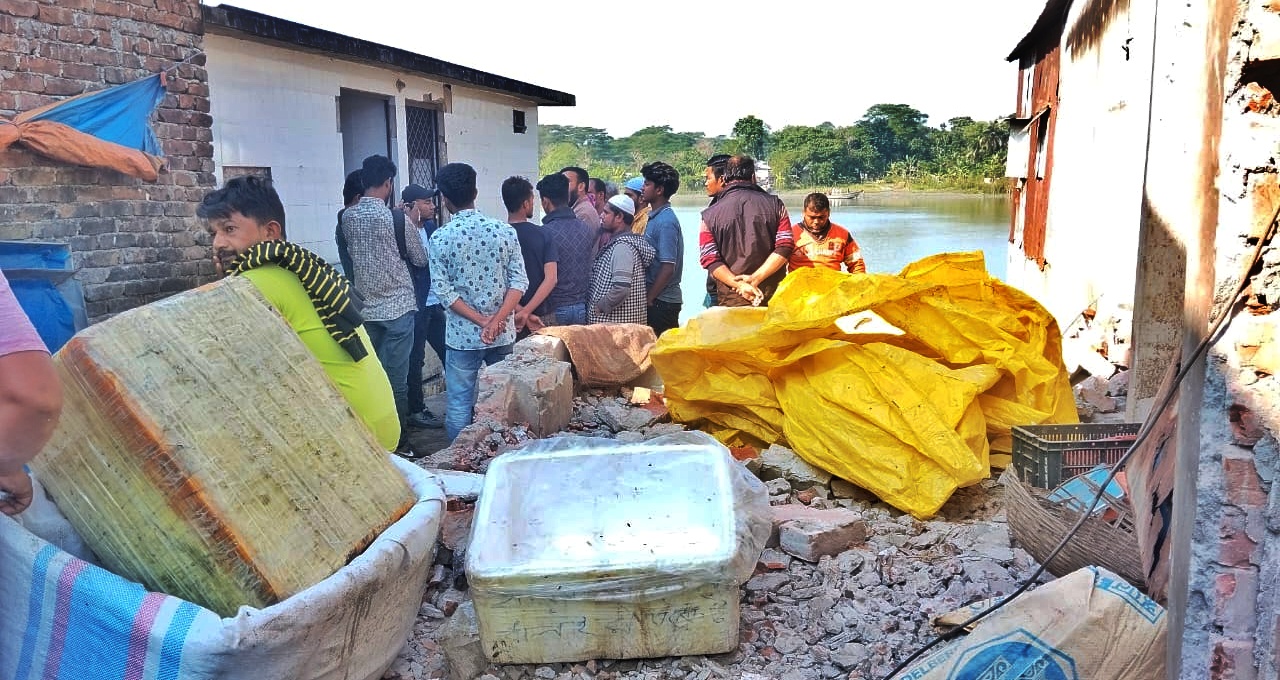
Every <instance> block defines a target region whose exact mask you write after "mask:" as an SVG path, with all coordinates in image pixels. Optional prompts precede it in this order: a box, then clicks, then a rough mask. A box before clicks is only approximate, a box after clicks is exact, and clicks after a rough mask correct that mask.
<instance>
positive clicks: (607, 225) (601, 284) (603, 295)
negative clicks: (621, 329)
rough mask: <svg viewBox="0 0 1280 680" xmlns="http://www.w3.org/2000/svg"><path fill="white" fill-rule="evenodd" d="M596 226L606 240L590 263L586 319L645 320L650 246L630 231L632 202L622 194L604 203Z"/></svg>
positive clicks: (632, 217)
mask: <svg viewBox="0 0 1280 680" xmlns="http://www.w3.org/2000/svg"><path fill="white" fill-rule="evenodd" d="M604 208H605V210H604V214H603V215H602V216H601V221H600V228H601V230H602V231H604V233H606V234H608V235H609V240H608V241H607V242H605V244H604V246H603V247H601V248H600V253H599V254H598V255H597V256H596V260H595V263H594V264H592V267H591V290H590V292H589V293H588V295H587V319H588V320H589V321H590V322H591V323H645V321H646V320H647V319H648V307H647V305H646V304H645V301H646V299H647V295H646V290H645V269H646V268H647V267H648V266H649V263H650V262H651V261H653V246H651V245H649V242H648V241H647V240H645V237H643V236H639V235H637V234H633V233H631V223H632V220H633V219H634V217H635V212H636V205H635V203H634V202H633V201H632V200H631V199H630V198H627V197H626V196H614V197H613V198H611V199H609V200H608V202H606V203H605V206H604Z"/></svg>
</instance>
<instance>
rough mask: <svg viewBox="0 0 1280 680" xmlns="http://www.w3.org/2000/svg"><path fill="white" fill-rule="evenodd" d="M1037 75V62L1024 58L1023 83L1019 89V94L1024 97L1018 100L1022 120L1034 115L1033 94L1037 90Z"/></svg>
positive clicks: (1021, 72)
mask: <svg viewBox="0 0 1280 680" xmlns="http://www.w3.org/2000/svg"><path fill="white" fill-rule="evenodd" d="M1035 73H1036V65H1035V62H1032V61H1030V60H1027V59H1025V58H1024V61H1023V64H1022V70H1021V71H1020V74H1021V76H1022V82H1021V84H1020V87H1019V88H1018V90H1019V92H1020V93H1021V95H1022V96H1021V97H1019V99H1018V115H1019V116H1020V117H1022V118H1028V117H1030V116H1031V114H1032V111H1031V93H1032V91H1033V90H1034V89H1035Z"/></svg>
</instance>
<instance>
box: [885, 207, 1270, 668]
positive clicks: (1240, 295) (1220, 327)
mask: <svg viewBox="0 0 1280 680" xmlns="http://www.w3.org/2000/svg"><path fill="white" fill-rule="evenodd" d="M1278 218H1280V206H1278V207H1277V208H1276V212H1275V214H1273V215H1272V216H1271V223H1270V226H1269V227H1268V228H1267V232H1266V233H1265V234H1263V235H1262V236H1261V237H1259V238H1258V244H1257V246H1256V247H1255V248H1254V251H1253V257H1252V258H1251V259H1250V262H1249V266H1248V267H1247V268H1245V269H1244V271H1243V272H1242V274H1241V277H1240V284H1239V285H1238V286H1237V287H1236V293H1235V295H1234V296H1233V297H1232V301H1231V305H1230V306H1229V307H1228V308H1227V310H1226V312H1225V313H1224V314H1222V315H1221V316H1219V317H1218V319H1217V320H1216V321H1215V322H1214V324H1213V328H1212V329H1211V330H1210V331H1209V333H1208V334H1207V335H1205V337H1204V339H1203V340H1201V341H1200V344H1199V345H1197V346H1196V349H1195V351H1193V352H1192V353H1191V357H1190V358H1188V359H1187V360H1186V361H1184V362H1183V364H1182V368H1181V369H1180V370H1179V371H1178V373H1177V375H1176V376H1175V377H1174V379H1173V384H1172V385H1170V387H1169V390H1168V392H1166V393H1165V396H1164V399H1162V400H1161V401H1160V404H1159V406H1157V407H1156V408H1155V409H1154V410H1152V411H1151V412H1150V413H1149V414H1148V415H1147V419H1146V420H1145V421H1144V422H1143V425H1142V428H1141V430H1139V432H1138V436H1137V437H1136V438H1135V439H1134V441H1133V444H1131V445H1130V446H1129V448H1128V449H1127V450H1125V452H1124V455H1122V456H1121V457H1120V459H1119V460H1118V461H1116V463H1115V464H1114V465H1112V466H1111V472H1110V473H1109V474H1108V475H1107V478H1106V480H1105V481H1103V482H1102V484H1101V486H1099V488H1098V492H1097V493H1096V494H1094V496H1093V502H1092V503H1090V504H1089V508H1088V509H1087V510H1086V511H1085V512H1084V513H1083V514H1082V515H1080V519H1079V520H1077V521H1076V523H1075V525H1074V526H1072V527H1071V529H1070V530H1069V531H1068V532H1067V533H1066V535H1065V536H1063V537H1062V540H1061V541H1059V542H1058V545H1057V547H1055V548H1054V549H1053V551H1052V552H1050V553H1049V556H1048V557H1046V558H1045V559H1044V562H1043V564H1041V565H1040V568H1039V569H1036V571H1035V573H1034V574H1032V575H1031V576H1030V577H1029V578H1027V579H1026V581H1024V582H1023V584H1022V585H1021V586H1019V587H1018V588H1017V590H1014V591H1013V592H1012V593H1011V594H1009V595H1006V596H1005V597H1004V598H1003V599H1001V600H1000V601H999V602H996V603H995V604H993V605H991V606H990V607H987V608H986V609H984V610H982V611H981V612H978V613H977V614H974V615H973V616H972V617H970V618H969V619H968V620H967V621H965V622H964V623H961V624H960V625H958V626H956V627H955V628H954V629H952V630H950V631H947V632H946V633H943V634H941V635H939V636H937V637H935V638H934V639H933V640H931V641H930V642H929V643H928V644H926V645H925V646H924V647H921V648H920V649H918V650H916V651H915V653H913V654H912V655H911V656H909V657H907V658H906V660H904V661H903V662H902V663H899V664H898V665H897V666H896V667H894V669H893V670H892V671H889V674H888V675H886V676H885V677H884V680H892V679H893V677H894V676H896V675H897V674H898V673H901V672H902V671H903V670H904V669H905V668H907V666H910V665H911V663H912V662H914V661H915V660H916V659H919V658H920V657H921V656H923V655H924V653H925V652H927V651H929V650H930V649H933V648H934V647H936V646H938V645H939V644H942V643H943V642H947V641H949V640H953V639H955V638H957V637H959V636H960V634H961V633H963V632H965V629H966V628H968V627H969V626H972V625H973V624H975V623H977V622H978V621H980V620H982V619H983V618H985V617H986V616H988V615H990V614H991V613H992V612H995V611H997V610H999V609H1000V608H1002V607H1004V606H1005V605H1007V604H1009V603H1010V602H1012V601H1013V600H1014V598H1016V597H1018V596H1019V595H1021V594H1023V593H1025V592H1026V591H1027V590H1028V589H1029V588H1031V585H1032V584H1034V583H1035V582H1036V580H1037V579H1039V578H1040V577H1041V576H1042V575H1043V574H1044V572H1045V569H1046V568H1047V565H1048V564H1049V563H1050V562H1052V561H1053V560H1054V558H1056V557H1057V556H1058V553H1060V552H1062V550H1063V548H1065V547H1067V544H1068V543H1070V542H1071V539H1073V538H1075V535H1076V534H1077V533H1078V532H1079V531H1080V528H1081V527H1083V526H1084V523H1085V522H1086V521H1088V519H1089V517H1091V516H1092V515H1093V511H1094V510H1095V509H1097V507H1098V503H1100V502H1101V501H1102V496H1103V495H1104V494H1105V493H1106V489H1107V487H1108V486H1109V485H1110V484H1111V482H1112V481H1113V480H1114V479H1115V477H1116V473H1117V472H1119V471H1120V469H1121V468H1123V467H1124V464H1125V463H1126V462H1128V460H1129V458H1130V457H1131V456H1132V455H1133V453H1134V451H1137V450H1138V447H1140V446H1141V445H1142V444H1143V442H1145V441H1146V440H1147V437H1148V436H1150V434H1151V431H1152V430H1153V429H1154V426H1155V423H1156V421H1157V420H1159V418H1160V416H1161V415H1163V414H1164V411H1165V410H1166V409H1168V408H1169V405H1170V404H1171V403H1173V399H1174V397H1175V396H1176V395H1177V394H1178V386H1179V385H1180V384H1182V381H1183V379H1184V378H1186V377H1187V374H1189V373H1190V372H1191V368H1192V367H1193V366H1195V365H1196V363H1197V362H1198V361H1199V360H1200V358H1201V357H1202V356H1204V353H1205V352H1207V351H1208V350H1209V348H1210V347H1212V346H1213V345H1214V344H1215V343H1217V341H1218V339H1219V335H1220V333H1222V332H1225V330H1226V322H1228V321H1230V320H1231V319H1234V318H1235V317H1236V315H1237V314H1238V313H1239V311H1240V309H1241V308H1242V307H1243V305H1242V303H1243V302H1244V301H1245V300H1246V299H1247V298H1246V296H1245V295H1244V291H1245V289H1246V288H1247V287H1248V281H1249V273H1250V272H1252V271H1253V269H1254V267H1256V266H1257V265H1258V262H1260V261H1261V259H1262V249H1263V246H1264V245H1265V244H1266V242H1267V241H1268V239H1270V238H1271V235H1272V234H1273V233H1274V232H1275V226H1276V219H1278Z"/></svg>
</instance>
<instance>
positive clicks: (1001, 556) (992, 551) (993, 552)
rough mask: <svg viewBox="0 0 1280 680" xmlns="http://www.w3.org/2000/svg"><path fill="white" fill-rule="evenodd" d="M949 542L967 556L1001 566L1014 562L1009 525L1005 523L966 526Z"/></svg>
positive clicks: (983, 523)
mask: <svg viewBox="0 0 1280 680" xmlns="http://www.w3.org/2000/svg"><path fill="white" fill-rule="evenodd" d="M947 540H948V542H950V543H951V544H952V545H954V546H956V547H957V548H959V549H960V550H961V551H963V553H964V554H966V555H967V556H970V557H975V558H979V559H983V560H990V561H992V562H997V563H1000V564H1009V563H1011V562H1013V558H1014V555H1013V547H1012V545H1011V544H1010V540H1009V525H1008V524H1005V523H1004V522H976V523H973V524H966V525H963V526H961V527H958V528H957V529H956V530H955V531H954V532H952V533H951V535H950V536H948V537H947Z"/></svg>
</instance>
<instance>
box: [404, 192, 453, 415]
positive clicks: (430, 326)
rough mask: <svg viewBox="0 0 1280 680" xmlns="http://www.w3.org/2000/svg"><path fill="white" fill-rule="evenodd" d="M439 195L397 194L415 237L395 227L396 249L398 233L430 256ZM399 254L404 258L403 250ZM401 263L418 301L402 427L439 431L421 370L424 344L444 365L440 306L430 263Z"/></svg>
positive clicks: (441, 310) (442, 317)
mask: <svg viewBox="0 0 1280 680" xmlns="http://www.w3.org/2000/svg"><path fill="white" fill-rule="evenodd" d="M439 193H440V192H439V191H432V190H430V189H427V188H426V187H424V186H422V185H421V184H410V185H409V186H407V187H405V188H404V191H402V192H400V200H401V201H403V205H401V207H400V210H401V211H402V212H403V213H404V217H405V219H406V220H408V222H409V224H410V225H412V226H413V227H414V229H413V231H414V232H415V233H416V236H413V235H409V234H407V233H406V232H407V231H408V230H402V229H401V225H399V224H397V231H396V245H397V247H401V246H400V243H399V241H400V238H401V234H405V235H406V238H417V239H418V240H419V241H420V242H421V243H422V247H423V248H424V249H426V250H427V251H428V255H429V254H430V238H431V234H433V233H435V230H436V219H435V218H436V204H435V200H434V199H435V197H436V195H437V194H439ZM401 255H402V256H403V255H404V253H403V251H402V252H401ZM405 264H408V265H409V272H410V274H411V275H412V276H413V293H414V297H415V298H417V302H418V311H417V312H415V313H414V317H413V349H412V350H410V352H409V385H408V392H409V394H408V401H409V419H408V421H406V424H407V425H409V426H410V427H425V428H431V429H439V428H442V427H444V420H443V419H442V418H440V417H439V416H437V415H436V414H434V413H432V412H431V410H430V409H428V408H427V403H426V400H425V398H424V395H423V394H422V367H423V366H424V365H425V364H426V361H427V345H430V346H431V350H432V351H433V352H435V353H436V356H437V357H439V359H440V365H441V366H443V365H444V353H445V346H444V307H441V306H440V300H439V299H438V298H437V297H436V296H435V293H432V292H431V266H430V264H429V263H428V265H427V266H425V267H418V266H415V265H414V264H413V263H412V262H408V261H406V262H405Z"/></svg>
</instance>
